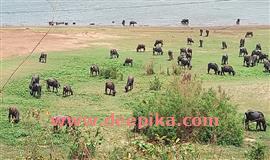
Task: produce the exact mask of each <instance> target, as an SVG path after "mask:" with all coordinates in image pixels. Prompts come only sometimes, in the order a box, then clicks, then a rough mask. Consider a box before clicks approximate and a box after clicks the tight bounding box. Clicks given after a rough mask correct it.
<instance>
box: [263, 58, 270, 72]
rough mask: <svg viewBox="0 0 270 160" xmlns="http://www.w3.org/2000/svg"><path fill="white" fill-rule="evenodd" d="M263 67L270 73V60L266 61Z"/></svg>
mask: <svg viewBox="0 0 270 160" xmlns="http://www.w3.org/2000/svg"><path fill="white" fill-rule="evenodd" d="M263 67H264V69H265V72H269V73H270V61H269V60H264V61H263Z"/></svg>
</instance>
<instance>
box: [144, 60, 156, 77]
mask: <svg viewBox="0 0 270 160" xmlns="http://www.w3.org/2000/svg"><path fill="white" fill-rule="evenodd" d="M145 70H146V75H152V74H155V72H154V63H153V62H151V63H149V64H147V65H146V66H145Z"/></svg>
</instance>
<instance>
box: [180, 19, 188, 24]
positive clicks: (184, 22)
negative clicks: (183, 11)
mask: <svg viewBox="0 0 270 160" xmlns="http://www.w3.org/2000/svg"><path fill="white" fill-rule="evenodd" d="M181 23H182V25H188V24H189V19H182V21H181Z"/></svg>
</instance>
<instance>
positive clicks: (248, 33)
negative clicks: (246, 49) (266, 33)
mask: <svg viewBox="0 0 270 160" xmlns="http://www.w3.org/2000/svg"><path fill="white" fill-rule="evenodd" d="M247 37H253V32H247V33H246V35H245V38H247Z"/></svg>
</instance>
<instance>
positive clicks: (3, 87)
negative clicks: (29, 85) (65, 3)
mask: <svg viewBox="0 0 270 160" xmlns="http://www.w3.org/2000/svg"><path fill="white" fill-rule="evenodd" d="M47 2H48V3H49V4H50V6H51V8H52V9H53V17H52V22H53V21H54V18H55V7H54V6H53V5H52V4H51V3H50V2H49V1H48V0H47ZM1 8H2V0H1ZM1 28H2V14H1ZM52 28H53V25H51V26H50V27H49V29H48V31H47V32H46V33H45V34H44V35H43V37H42V38H41V39H40V40H39V41H38V43H37V44H36V45H35V47H34V48H33V49H32V51H31V52H30V54H29V55H28V56H27V57H26V58H25V59H24V60H23V61H22V62H21V63H20V64H19V65H18V67H17V68H16V69H15V70H14V71H13V72H12V74H11V75H10V76H9V78H8V79H7V81H6V82H5V83H4V85H3V86H2V88H1V90H0V93H2V95H1V97H2V102H3V97H4V96H3V95H4V89H5V87H6V85H7V84H8V83H9V81H10V79H11V78H12V77H13V76H14V74H15V73H16V72H17V71H18V70H19V69H20V67H21V66H22V65H23V64H24V63H25V62H26V61H27V60H28V59H29V58H30V57H31V56H32V55H33V53H34V51H35V50H36V48H37V47H38V46H39V45H40V43H41V42H42V40H43V39H44V38H45V37H46V36H47V35H48V34H49V32H50V31H51V29H52ZM1 40H2V34H1ZM1 46H2V41H1ZM1 77H2V54H1ZM1 82H2V78H1Z"/></svg>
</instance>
